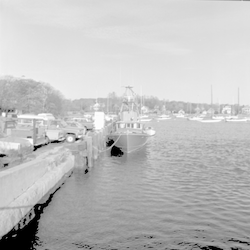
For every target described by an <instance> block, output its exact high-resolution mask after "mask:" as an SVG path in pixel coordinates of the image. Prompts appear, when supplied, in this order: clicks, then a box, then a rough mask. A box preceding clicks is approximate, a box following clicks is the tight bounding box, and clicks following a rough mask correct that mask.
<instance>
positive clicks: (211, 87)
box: [211, 85, 213, 117]
mask: <svg viewBox="0 0 250 250" xmlns="http://www.w3.org/2000/svg"><path fill="white" fill-rule="evenodd" d="M212 109H213V85H211V117H212V116H213V111H212Z"/></svg>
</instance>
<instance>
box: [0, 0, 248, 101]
mask: <svg viewBox="0 0 250 250" xmlns="http://www.w3.org/2000/svg"><path fill="white" fill-rule="evenodd" d="M0 3H1V13H0V14H1V34H0V35H1V38H0V48H1V51H0V53H1V54H0V59H1V60H0V70H1V72H0V74H1V75H6V74H8V75H13V76H15V77H21V76H25V77H26V78H31V79H34V80H37V81H43V82H47V83H50V84H51V85H52V86H53V87H54V88H56V89H58V90H60V91H61V92H62V94H63V95H64V96H65V97H66V98H69V99H78V98H96V97H107V95H108V93H110V92H116V93H117V94H118V95H121V94H122V93H123V92H124V89H123V88H122V87H121V86H125V85H132V86H134V91H135V92H136V93H138V94H142V95H145V96H151V95H153V96H156V97H158V98H159V99H167V100H170V101H171V100H177V101H186V102H206V103H210V100H211V91H210V89H211V86H213V102H214V103H215V102H220V103H237V102H238V97H237V96H238V94H237V92H238V88H239V89H240V104H250V5H249V3H248V2H245V1H189V0H185V1H178V0H173V1H167V0H162V1H161V0H124V1H120V0H53V1H51V0H50V1H49V0H36V1H35V0H22V1H20V0H0Z"/></svg>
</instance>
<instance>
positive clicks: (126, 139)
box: [108, 132, 151, 153]
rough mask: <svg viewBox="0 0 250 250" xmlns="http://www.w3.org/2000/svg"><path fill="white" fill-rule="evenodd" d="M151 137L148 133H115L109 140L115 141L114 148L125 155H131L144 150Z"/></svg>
mask: <svg viewBox="0 0 250 250" xmlns="http://www.w3.org/2000/svg"><path fill="white" fill-rule="evenodd" d="M150 136H151V135H149V134H147V133H130V132H124V133H113V134H110V135H109V136H108V140H109V141H111V142H112V141H113V144H112V147H113V146H115V147H117V148H119V149H120V150H121V151H122V152H123V153H131V152H133V151H136V150H138V149H140V148H142V147H143V146H144V145H145V144H146V143H147V141H148V139H149V137H150Z"/></svg>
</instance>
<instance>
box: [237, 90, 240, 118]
mask: <svg viewBox="0 0 250 250" xmlns="http://www.w3.org/2000/svg"><path fill="white" fill-rule="evenodd" d="M239 111H240V88H238V109H237V115H238V114H239V113H240V112H239Z"/></svg>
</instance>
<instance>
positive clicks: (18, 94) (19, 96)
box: [0, 76, 239, 116]
mask: <svg viewBox="0 0 250 250" xmlns="http://www.w3.org/2000/svg"><path fill="white" fill-rule="evenodd" d="M137 100H138V104H139V107H142V106H146V107H147V108H148V109H149V111H150V112H171V113H175V112H178V111H179V110H183V111H184V112H185V113H190V114H194V113H196V112H197V111H198V110H199V111H203V110H208V109H209V108H211V104H206V103H188V102H183V101H169V100H165V99H164V100H160V99H158V98H157V97H155V96H139V95H138V96H137ZM96 102H98V103H99V104H100V109H101V110H102V111H104V112H112V113H117V112H119V108H120V105H121V103H122V96H118V95H117V94H116V93H115V92H112V93H109V94H108V96H107V97H106V98H98V99H94V98H80V99H74V100H70V99H66V98H65V97H64V96H63V94H62V93H61V92H60V91H59V90H56V89H55V88H53V87H52V86H51V85H50V84H48V83H45V82H39V81H35V80H33V79H23V78H15V77H13V76H5V77H2V78H1V79H0V112H1V111H2V112H3V111H8V110H13V109H17V110H21V111H22V112H23V113H52V114H54V115H55V116H64V115H66V114H67V112H69V111H71V112H75V113H84V112H89V111H93V106H94V104H95V103H96ZM224 105H225V104H224ZM224 105H218V104H213V105H212V108H213V109H214V110H215V112H217V113H220V112H221V109H222V107H223V106H224ZM237 108H238V109H239V107H237V105H236V106H235V110H236V109H237Z"/></svg>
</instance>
